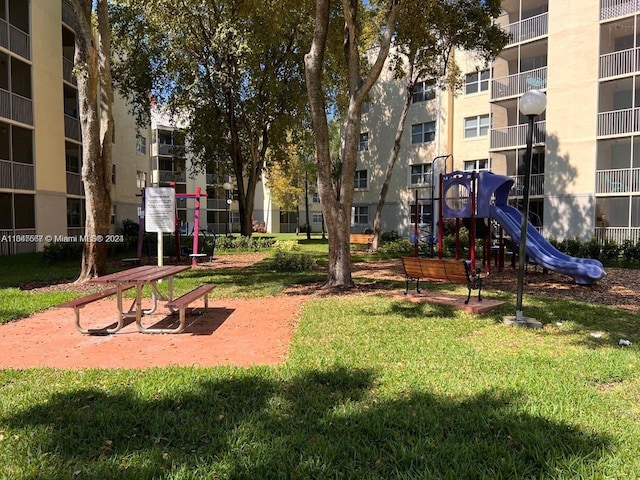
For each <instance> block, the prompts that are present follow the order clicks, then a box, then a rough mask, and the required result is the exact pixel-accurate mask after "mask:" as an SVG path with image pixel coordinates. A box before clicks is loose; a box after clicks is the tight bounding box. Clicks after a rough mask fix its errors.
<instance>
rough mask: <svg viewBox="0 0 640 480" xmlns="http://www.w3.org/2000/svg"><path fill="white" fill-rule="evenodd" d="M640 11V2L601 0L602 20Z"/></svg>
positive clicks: (638, 0) (636, 0) (631, 0)
mask: <svg viewBox="0 0 640 480" xmlns="http://www.w3.org/2000/svg"><path fill="white" fill-rule="evenodd" d="M637 11H640V0H600V20H607V19H609V18H615V17H621V16H623V15H628V14H630V13H634V12H637Z"/></svg>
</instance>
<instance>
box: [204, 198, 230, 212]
mask: <svg viewBox="0 0 640 480" xmlns="http://www.w3.org/2000/svg"><path fill="white" fill-rule="evenodd" d="M207 209H208V210H226V209H227V201H226V200H225V199H224V198H207Z"/></svg>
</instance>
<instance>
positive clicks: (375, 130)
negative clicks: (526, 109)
mask: <svg viewBox="0 0 640 480" xmlns="http://www.w3.org/2000/svg"><path fill="white" fill-rule="evenodd" d="M502 8H503V14H502V16H501V17H500V18H499V19H498V20H497V21H498V23H499V24H500V25H502V27H503V28H504V29H505V30H506V31H507V32H509V33H510V34H511V41H510V43H509V44H508V45H507V47H506V48H505V49H504V50H503V51H502V53H501V54H500V55H499V57H498V58H497V59H496V60H495V61H494V62H493V63H492V64H491V65H483V64H482V63H481V62H477V61H475V62H474V59H473V57H472V56H470V55H460V54H459V55H458V56H457V60H458V62H459V63H460V65H461V67H462V68H463V71H464V72H466V75H465V85H464V88H463V89H462V91H461V92H456V94H455V95H452V94H451V93H449V92H443V91H440V90H438V89H435V90H434V89H431V88H430V87H429V84H428V83H422V84H419V85H418V88H417V90H416V92H414V95H413V104H412V106H411V109H410V112H409V117H408V119H407V123H406V128H405V132H404V135H403V139H402V150H401V153H400V158H399V160H398V163H397V164H396V167H395V170H394V178H393V180H392V185H391V189H390V194H389V197H388V202H387V205H386V207H385V210H384V215H383V231H388V230H397V231H398V232H399V233H400V234H401V235H403V236H408V235H409V234H410V233H411V232H412V231H413V225H412V221H413V217H414V216H413V212H414V208H415V207H414V205H415V197H416V192H417V197H418V209H419V213H420V218H421V219H423V220H425V222H424V225H426V224H428V221H429V215H430V212H431V208H432V206H433V208H434V209H435V211H436V212H437V197H438V191H437V178H438V174H439V173H440V172H442V171H443V170H444V169H445V168H446V171H447V172H451V171H452V170H454V169H455V170H491V171H492V172H494V173H496V174H502V175H508V176H510V177H512V178H513V179H514V181H515V182H514V186H513V188H512V190H511V194H510V202H512V203H513V204H517V203H518V202H519V201H521V200H522V178H523V165H524V153H525V148H526V145H525V143H526V131H527V122H526V117H524V116H523V115H522V114H520V113H519V108H518V107H519V100H520V97H521V96H522V94H523V93H525V92H526V91H527V90H529V89H539V90H541V91H543V92H545V93H546V95H547V108H546V110H545V112H544V113H543V114H542V115H540V116H538V117H536V119H535V120H536V121H535V130H534V148H533V158H532V180H531V190H530V193H531V205H530V211H531V214H530V220H531V221H532V223H533V224H534V225H535V226H536V227H537V228H538V229H539V230H540V231H541V232H542V233H543V235H545V236H546V237H550V236H553V237H556V238H559V239H562V238H570V237H580V238H582V239H585V240H586V239H590V238H592V237H593V236H596V237H597V238H599V239H601V240H604V239H611V240H614V241H616V242H618V243H621V242H622V241H624V240H625V239H630V240H632V241H634V242H637V241H638V240H639V239H640V136H639V135H640V114H639V112H640V76H639V75H638V74H639V73H640V53H639V52H640V1H637V0H599V1H595V0H593V1H587V2H585V1H578V0H505V1H503V2H502ZM402 88H403V87H402V85H400V84H399V83H397V82H395V81H393V80H392V79H391V78H390V77H388V78H382V79H381V82H380V83H379V84H378V85H377V86H376V87H375V89H374V90H373V92H372V95H371V102H370V105H369V106H368V112H367V113H365V115H364V116H363V123H362V133H361V137H360V150H361V152H360V159H359V164H358V167H357V175H356V195H355V199H354V215H353V217H354V218H353V230H354V231H362V230H364V229H367V228H372V224H373V218H374V214H375V208H376V200H377V197H378V194H379V191H380V187H381V181H382V180H381V175H382V173H383V172H384V171H383V166H384V165H385V163H386V160H387V158H388V156H389V152H390V151H391V146H392V142H393V134H394V132H395V129H396V125H397V121H398V115H399V113H400V105H401V104H402ZM448 155H450V156H448ZM432 187H433V188H432ZM432 198H435V199H436V201H434V202H432Z"/></svg>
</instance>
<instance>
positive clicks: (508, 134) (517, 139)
mask: <svg viewBox="0 0 640 480" xmlns="http://www.w3.org/2000/svg"><path fill="white" fill-rule="evenodd" d="M545 128H546V122H545V121H544V120H543V121H540V122H535V124H534V127H533V143H534V144H536V143H544V142H545V139H546V133H545ZM526 143H527V124H526V123H523V124H522V125H513V126H511V127H504V128H493V129H491V145H490V148H491V149H500V148H514V147H517V146H521V145H525V144H526Z"/></svg>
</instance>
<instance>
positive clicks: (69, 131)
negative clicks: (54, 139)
mask: <svg viewBox="0 0 640 480" xmlns="http://www.w3.org/2000/svg"><path fill="white" fill-rule="evenodd" d="M64 136H65V137H67V138H71V139H73V140H80V122H79V121H78V119H77V118H75V117H71V116H69V115H65V116H64Z"/></svg>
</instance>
